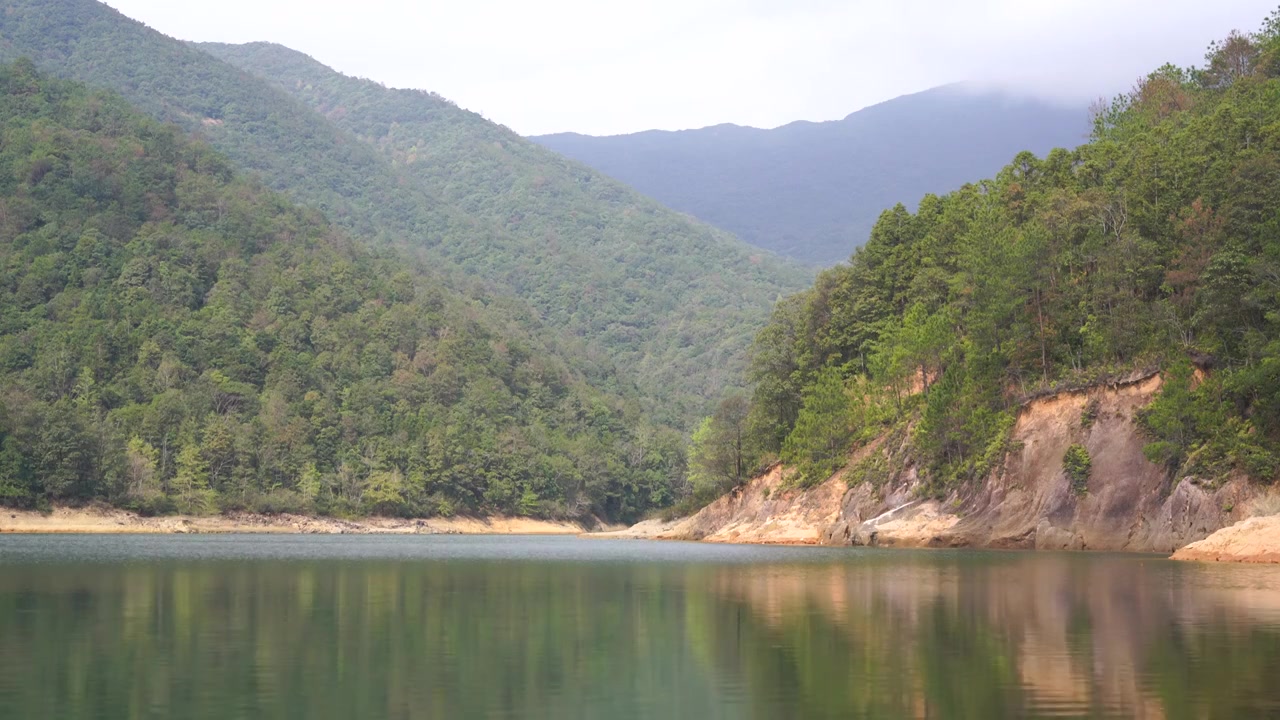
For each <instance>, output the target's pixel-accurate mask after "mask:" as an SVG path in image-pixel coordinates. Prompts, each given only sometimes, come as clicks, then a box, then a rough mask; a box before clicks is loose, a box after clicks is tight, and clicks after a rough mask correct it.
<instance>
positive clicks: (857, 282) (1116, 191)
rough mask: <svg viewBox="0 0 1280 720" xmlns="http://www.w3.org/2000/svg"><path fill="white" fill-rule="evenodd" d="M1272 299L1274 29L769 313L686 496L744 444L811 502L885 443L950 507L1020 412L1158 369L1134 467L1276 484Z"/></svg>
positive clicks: (1181, 72)
mask: <svg viewBox="0 0 1280 720" xmlns="http://www.w3.org/2000/svg"><path fill="white" fill-rule="evenodd" d="M1278 278H1280V13H1277V14H1276V15H1273V16H1272V17H1271V19H1270V20H1269V21H1268V22H1267V23H1266V24H1265V26H1264V28H1263V29H1262V30H1261V31H1259V32H1258V33H1256V34H1253V35H1248V36H1246V35H1233V36H1231V37H1229V38H1228V39H1226V40H1224V41H1222V42H1220V43H1216V44H1215V45H1213V46H1212V47H1211V49H1210V52H1209V55H1208V57H1207V59H1206V64H1205V66H1204V67H1202V68H1193V69H1181V68H1176V67H1172V66H1166V67H1162V68H1160V69H1159V70H1157V71H1156V72H1154V73H1152V74H1151V75H1150V76H1148V77H1147V78H1145V79H1143V80H1142V81H1141V82H1140V83H1139V84H1138V85H1137V87H1136V88H1135V89H1134V90H1133V91H1132V92H1131V93H1129V94H1126V95H1124V96H1121V97H1119V98H1117V99H1116V100H1115V101H1114V103H1112V104H1111V105H1110V107H1109V108H1107V109H1106V110H1105V111H1104V112H1102V113H1101V114H1100V115H1099V116H1098V117H1097V118H1096V122H1095V128H1094V133H1093V138H1092V140H1091V142H1089V143H1088V144H1086V145H1084V146H1082V147H1080V148H1079V149H1077V150H1075V151H1066V150H1055V151H1053V152H1052V153H1050V154H1049V155H1048V156H1047V157H1045V158H1037V157H1035V156H1033V155H1031V154H1030V153H1024V154H1022V155H1019V156H1018V157H1017V158H1015V159H1014V161H1013V163H1012V164H1011V165H1009V166H1008V167H1006V168H1005V169H1004V170H1003V171H1001V172H1000V174H999V175H997V176H996V177H995V178H993V179H990V180H985V181H982V182H979V183H976V184H972V185H968V186H965V187H964V188H962V189H961V190H958V191H956V192H954V193H951V194H949V195H946V196H943V197H935V196H926V197H925V198H924V199H923V200H922V201H921V202H920V207H919V211H918V212H916V213H914V214H913V213H911V212H908V211H907V210H906V209H905V208H903V207H901V206H900V207H897V208H895V209H893V210H891V211H889V212H886V213H885V214H884V215H883V216H882V217H881V218H880V221H879V222H878V223H877V224H876V227H875V230H874V231H873V232H872V234H871V239H870V242H868V243H867V245H866V246H865V247H864V248H862V249H860V250H859V251H858V252H856V253H855V254H854V255H853V257H852V259H851V260H850V262H849V264H847V265H842V266H839V267H836V268H833V269H831V270H829V271H827V272H824V273H823V274H822V275H821V276H820V277H819V278H818V281H817V283H816V284H815V286H814V287H813V288H811V289H810V290H808V291H806V292H804V293H802V294H800V295H798V296H795V297H793V298H790V299H788V300H787V301H786V302H784V303H782V304H780V305H779V306H778V308H777V309H776V310H775V312H774V317H773V320H772V322H771V323H770V326H769V327H768V328H767V329H766V330H765V331H764V332H763V333H761V335H760V336H759V337H758V338H757V340H756V347H757V352H756V362H755V366H754V368H753V379H754V382H755V385H756V387H755V394H754V398H753V401H752V403H751V406H750V408H749V410H747V409H735V406H733V405H732V404H730V406H728V407H726V408H725V409H723V410H722V411H721V412H720V413H717V415H716V417H715V418H714V419H712V420H711V421H709V422H708V423H707V425H706V426H705V427H704V429H703V431H702V432H700V433H699V437H698V443H697V447H695V449H694V457H693V462H694V465H695V467H696V471H695V472H694V477H695V478H696V479H697V480H698V482H699V484H700V486H701V487H702V488H703V489H704V490H703V491H704V493H705V492H708V491H709V490H708V489H711V490H714V489H715V487H717V486H723V485H724V484H732V483H733V482H737V481H740V479H741V477H740V474H739V475H738V476H735V474H734V473H733V472H729V471H727V470H726V468H732V467H735V466H737V465H742V464H743V463H741V462H738V463H737V465H735V464H733V463H730V462H729V461H730V460H735V459H738V460H740V459H739V458H734V457H733V454H732V453H728V452H726V448H730V449H732V447H733V445H732V443H731V440H732V438H734V437H735V432H736V431H737V430H738V429H740V428H741V427H743V426H744V425H749V427H750V429H751V431H752V435H751V437H752V442H751V443H749V447H747V448H746V450H745V453H746V455H747V456H748V458H747V459H748V462H746V463H745V464H746V465H747V466H748V467H749V466H750V465H751V464H752V463H751V462H750V461H752V460H757V459H759V458H768V457H771V456H777V455H779V454H780V455H781V456H782V457H783V459H785V460H787V461H788V462H790V463H791V464H792V465H794V466H795V467H796V468H797V469H798V473H797V475H796V478H795V479H796V481H797V482H802V483H806V482H814V481H817V480H819V479H821V478H824V477H826V475H827V474H828V473H829V472H831V471H833V470H835V469H836V468H838V467H839V466H840V465H841V464H842V463H843V462H844V459H845V457H846V456H847V455H846V454H847V452H848V450H849V448H850V447H851V446H852V445H853V444H854V443H856V442H858V441H859V440H860V439H866V438H869V437H872V436H875V435H877V434H880V433H882V432H885V431H887V430H890V429H893V428H898V429H899V431H900V432H902V433H904V434H905V433H909V436H910V441H911V442H910V448H911V451H910V458H909V460H910V461H911V462H912V463H914V466H915V467H917V468H918V469H919V470H920V472H921V475H922V477H923V478H924V479H925V480H926V481H927V483H928V484H929V486H930V487H931V488H932V489H933V490H935V491H939V492H941V491H944V490H947V489H949V488H952V487H955V485H956V484H957V483H962V482H964V481H967V480H969V479H973V478H978V477H981V476H982V475H983V474H984V473H985V471H986V470H987V469H988V468H989V467H991V465H992V463H993V462H995V461H996V460H998V459H1000V458H1001V457H1002V456H1003V453H1004V451H1005V449H1006V446H1005V444H1006V440H1007V437H1008V432H1009V430H1010V428H1011V426H1012V423H1013V419H1014V416H1015V413H1016V410H1017V408H1018V407H1019V405H1020V404H1021V403H1022V402H1024V401H1025V400H1026V399H1027V398H1029V397H1033V396H1035V395H1036V394H1037V393H1041V392H1045V391H1049V390H1053V389H1055V388H1062V387H1072V386H1079V385H1083V384H1086V383H1090V382H1097V381H1100V380H1104V379H1107V378H1112V377H1121V376H1124V375H1127V374H1128V373H1130V372H1131V371H1133V370H1135V369H1142V368H1163V369H1164V370H1165V371H1166V385H1165V388H1164V390H1163V392H1162V393H1161V395H1160V397H1159V399H1158V400H1157V401H1156V402H1155V403H1154V404H1153V405H1152V406H1151V407H1150V408H1148V409H1147V410H1146V411H1145V412H1144V413H1143V415H1142V416H1141V417H1140V418H1139V419H1140V422H1141V423H1142V424H1143V426H1144V427H1145V428H1146V429H1147V431H1148V433H1149V435H1150V444H1149V445H1148V447H1147V455H1148V456H1149V457H1150V458H1151V459H1152V460H1153V461H1155V462H1160V463H1164V464H1166V465H1167V466H1168V468H1169V470H1170V473H1171V474H1172V475H1175V476H1192V477H1196V478H1199V479H1200V480H1201V481H1203V482H1209V483H1212V482H1216V481H1218V480H1219V479H1220V478H1222V477H1224V476H1225V475H1227V474H1229V473H1232V472H1239V473H1244V474H1247V475H1249V476H1250V477H1253V478H1255V479H1257V480H1261V481H1267V482H1270V481H1272V480H1274V479H1275V478H1276V477H1277V474H1280V394H1278V393H1280V282H1277V279H1278ZM1197 367H1198V368H1199V370H1200V371H1202V372H1203V373H1205V374H1204V376H1203V381H1199V380H1197V379H1196V377H1194V375H1195V368H1197ZM1081 422H1089V418H1087V417H1085V418H1082V419H1081ZM904 437H905V435H904ZM1087 460H1088V458H1087V456H1086V457H1084V458H1078V457H1077V458H1073V461H1074V464H1075V465H1076V466H1077V467H1086V468H1087V466H1088V463H1087ZM904 462H905V460H904ZM856 472H860V473H864V474H868V473H869V474H868V475H867V477H868V478H871V479H874V478H875V477H879V476H882V475H883V474H884V473H885V472H887V469H886V468H884V467H879V466H876V465H875V463H874V462H873V463H871V464H869V465H866V466H864V467H859V468H857V469H856Z"/></svg>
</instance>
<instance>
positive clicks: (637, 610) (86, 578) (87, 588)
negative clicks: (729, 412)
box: [0, 539, 1280, 718]
mask: <svg viewBox="0 0 1280 720" xmlns="http://www.w3.org/2000/svg"><path fill="white" fill-rule="evenodd" d="M262 542H269V540H267V539H264V540H263V541H262ZM494 542H508V543H510V542H520V541H519V540H518V539H495V540H494ZM539 542H544V543H545V542H550V541H546V540H543V541H539ZM554 542H558V543H576V544H575V545H572V546H566V547H570V548H571V549H570V550H568V551H564V552H561V553H560V554H553V557H551V558H549V559H541V560H539V559H530V558H522V559H519V560H513V559H495V558H494V557H492V556H490V555H486V554H485V553H479V554H477V556H476V557H468V555H467V554H466V553H462V554H461V555H456V556H452V557H449V558H447V559H443V560H440V559H430V558H410V557H397V558H396V559H393V560H388V559H376V558H371V557H364V558H361V559H352V558H345V559H337V558H311V559H305V558H292V559H287V560H284V559H273V558H266V557H259V558H255V557H244V558H237V559H235V560H226V559H223V560H219V559H208V558H206V559H200V560H182V559H179V558H173V557H170V558H167V559H149V560H137V561H126V560H119V559H115V560H110V561H99V562H89V563H86V562H76V561H75V560H74V558H70V559H65V560H64V561H61V562H49V561H48V559H47V558H46V559H45V560H44V561H41V562H35V561H30V560H23V559H14V558H13V557H11V556H10V557H8V558H6V556H5V554H4V552H3V546H0V717H31V718H44V717H49V718H53V717H58V718H89V717H93V718H115V717H119V718H139V717H190V718H228V717H255V718H256V717H270V718H373V717H390V718H423V717H433V718H470V717H476V718H507V717H530V718H573V717H584V718H586V717H591V718H599V717H607V718H633V717H634V718H640V717H662V718H676V717H697V718H827V717H831V718H835V717H840V718H850V717H853V718H864V717H865V718H894V717H907V718H999V717H1112V716H1114V717H1145V718H1203V717H1213V718H1218V717H1242V718H1244V717H1249V718H1252V717H1265V716H1266V715H1268V714H1280V684H1278V683H1277V682H1276V679H1277V678H1280V571H1278V570H1276V569H1272V568H1249V567H1229V568H1227V567H1214V566H1197V565H1178V564H1174V563H1169V562H1166V561H1161V560H1155V559H1144V558H1135V557H1118V556H1111V557H1107V556H1085V555H1029V554H996V553H992V554H981V553H959V552H957V553H951V552H932V553H909V552H892V551H886V552H841V553H830V552H827V553H822V554H818V555H812V556H807V557H803V558H801V556H798V555H796V554H794V551H793V552H791V553H788V554H776V553H774V552H772V551H770V550H769V549H760V550H758V551H757V550H755V549H751V550H747V551H739V550H735V551H733V552H751V553H755V554H754V555H752V556H751V558H750V560H749V561H744V560H743V558H742V557H741V556H734V557H733V558H732V561H731V562H729V561H721V558H718V556H717V555H716V554H715V553H717V552H718V551H717V550H714V549H711V550H707V549H703V548H702V547H701V546H689V547H690V549H689V550H688V553H689V555H690V557H689V561H688V562H682V561H680V560H679V559H678V557H675V558H673V557H668V556H664V559H663V560H662V561H660V562H637V561H635V559H634V555H636V554H643V553H645V552H646V548H648V547H652V546H651V545H647V544H640V543H636V544H628V549H627V553H629V554H630V555H631V556H632V557H631V558H630V559H628V560H626V561H623V560H621V559H620V558H619V557H618V555H617V553H618V552H619V551H618V550H617V549H616V545H617V544H616V543H607V544H608V545H611V546H614V547H611V548H610V549H608V550H600V549H598V548H599V547H600V546H601V545H602V544H606V543H600V542H589V541H577V540H568V539H565V540H558V541H554ZM671 547H680V546H667V547H665V548H664V549H663V551H662V552H663V553H667V554H670V553H671V552H672V550H671ZM819 552H821V551H819ZM72 555H74V553H72Z"/></svg>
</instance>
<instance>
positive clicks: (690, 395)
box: [0, 0, 810, 425]
mask: <svg viewBox="0 0 1280 720" xmlns="http://www.w3.org/2000/svg"><path fill="white" fill-rule="evenodd" d="M259 49H261V48H259ZM268 49H269V50H270V48H268ZM224 50H226V49H224ZM227 54H229V53H227ZM268 54H270V53H268ZM291 55H292V54H291V53H284V56H285V59H286V60H289V59H292V60H298V58H296V57H294V58H290V56H291ZM18 56H29V57H31V58H33V59H34V60H35V61H36V63H37V65H39V66H40V67H42V68H45V69H48V70H49V71H51V72H53V73H55V74H58V75H63V76H68V77H72V78H74V79H77V80H81V81H84V82H87V83H89V84H91V85H93V86H97V87H105V88H110V89H114V90H116V91H118V92H120V93H122V94H123V95H124V96H125V97H126V98H127V99H129V100H130V101H131V102H134V103H136V104H137V105H139V106H140V107H142V108H143V109H145V110H147V111H148V112H150V113H152V114H153V115H155V116H157V117H159V118H162V119H166V120H171V121H174V122H177V123H179V124H180V125H182V126H183V127H185V128H188V129H190V130H193V131H197V132H199V133H200V134H201V135H202V136H204V137H205V138H207V139H208V141H209V142H210V143H211V144H212V145H213V146H214V147H216V148H217V149H218V150H220V151H222V152H224V153H226V154H227V155H228V156H229V157H230V158H231V159H232V160H233V161H234V162H236V163H238V164H239V165H240V166H242V167H245V168H247V169H250V170H252V171H255V172H257V173H259V174H261V176H262V177H263V178H264V180H265V181H266V182H267V183H268V184H269V185H270V186H271V187H273V188H274V189H277V190H280V191H283V192H285V193H286V194H288V195H289V196H290V197H292V198H294V199H295V200H297V201H299V202H302V203H304V204H306V205H309V206H312V207H316V208H319V209H322V210H324V211H325V212H326V213H327V214H328V215H329V216H330V217H331V218H333V219H334V221H335V222H338V223H339V224H341V225H342V226H344V227H345V228H347V229H348V230H350V231H352V232H353V233H356V234H358V235H360V236H362V237H371V238H377V239H380V240H383V241H386V242H390V243H396V244H401V245H404V246H407V247H412V248H415V249H417V250H419V251H421V252H422V253H424V254H423V255H422V257H424V258H426V259H428V260H429V261H430V262H432V263H433V264H435V265H437V266H438V267H439V268H441V270H442V276H443V277H444V278H445V281H446V282H448V283H458V282H460V280H459V278H461V277H471V278H478V279H480V280H482V281H484V282H485V283H487V284H489V285H490V286H491V287H492V288H496V289H498V290H500V291H502V292H507V293H510V294H511V295H513V296H515V297H518V298H520V299H521V300H522V301H524V302H527V303H528V304H529V305H530V306H532V308H533V309H534V311H535V313H536V314H537V315H538V316H540V317H541V318H543V319H544V320H545V322H546V324H547V325H548V326H549V327H551V328H554V329H556V330H559V331H566V332H567V333H568V334H570V336H571V337H572V338H574V339H575V340H576V342H579V343H580V344H581V345H582V346H583V348H584V350H585V352H586V354H587V355H588V357H589V358H590V359H591V362H590V363H589V365H592V366H602V365H608V364H610V363H612V364H616V366H617V367H618V369H619V375H620V377H622V378H623V379H624V380H626V381H634V382H635V383H636V384H637V385H638V386H639V388H640V390H641V394H642V396H643V397H644V400H645V402H646V403H647V407H648V409H649V410H650V412H652V413H657V414H661V415H662V416H663V417H664V418H666V419H667V420H669V421H671V422H673V423H676V424H684V425H687V424H688V423H689V421H690V418H692V417H695V416H696V415H697V414H700V413H701V412H703V411H704V410H705V408H706V405H707V404H708V402H709V401H710V400H711V399H713V398H714V397H716V396H717V395H718V394H719V393H720V391H721V389H722V388H723V387H724V385H725V384H726V383H727V382H732V381H734V380H735V379H736V378H737V376H738V374H737V371H738V370H739V369H740V368H741V367H743V366H744V358H745V350H746V347H747V346H748V345H749V343H750V338H751V335H752V334H753V333H754V332H755V330H756V329H758V328H759V327H760V326H761V325H762V324H763V322H764V319H765V318H766V317H767V314H768V311H769V307H770V306H771V305H772V303H773V302H774V300H775V299H776V298H777V297H778V296H779V295H780V294H783V293H785V292H788V291H790V290H794V289H798V288H799V287H801V286H802V285H803V284H804V283H805V282H807V281H808V277H810V276H809V275H808V274H807V273H806V272H805V271H804V270H802V269H800V268H798V267H793V266H788V265H787V264H786V263H784V262H781V261H779V260H778V259H777V258H774V257H772V256H769V255H767V254H764V253H760V252H757V251H754V250H752V249H750V248H749V247H747V246H745V245H743V244H741V243H740V242H738V241H737V240H735V239H733V238H731V237H730V236H728V235H726V234H724V233H721V232H719V231H715V230H712V229H710V228H708V227H707V226H704V225H700V224H698V223H696V222H692V221H690V220H688V219H687V218H685V217H683V216H681V215H679V214H677V213H674V212H671V211H669V210H666V209H664V208H663V207H661V206H660V205H658V204H657V203H656V202H653V201H651V200H649V199H647V198H644V197H642V196H640V195H639V194H637V193H635V192H634V191H631V190H629V189H627V188H626V187H624V186H622V185H620V184H618V183H616V182H613V181H610V180H607V179H605V178H603V177H602V176H600V175H599V174H597V173H595V172H593V171H591V170H588V169H586V168H583V167H580V166H577V165H575V164H573V163H568V162H566V161H563V160H561V159H560V158H557V157H556V156H554V155H553V154H551V153H549V152H545V151H542V150H540V149H538V148H536V147H534V146H533V145H532V144H531V143H529V142H528V141H526V140H523V139H521V138H519V137H517V136H515V135H514V134H512V133H509V132H507V131H506V130H504V129H502V128H499V127H497V126H495V125H492V124H490V123H487V122H485V121H484V120H482V119H481V118H479V117H478V116H476V115H473V114H471V113H465V112H463V111H460V110H458V109H457V108H455V107H453V106H452V105H450V104H448V103H447V102H444V101H442V100H440V99H438V98H435V97H432V96H430V95H429V94H426V93H419V92H408V91H398V92H393V91H387V90H385V89H383V88H381V87H380V86H378V85H376V84H373V83H362V82H358V81H350V80H349V79H347V78H342V77H341V76H338V75H336V74H333V73H331V72H328V71H325V70H324V69H323V68H322V67H320V66H315V67H314V68H311V70H312V71H315V70H317V69H318V70H319V71H323V72H321V74H320V76H319V79H318V82H319V83H320V84H321V85H323V86H324V87H325V88H327V89H326V90H325V92H326V93H334V94H335V95H334V96H333V97H330V95H327V94H321V93H318V92H315V91H314V88H313V90H312V91H308V90H306V89H305V87H302V88H299V87H298V85H297V82H296V81H294V80H290V79H289V78H287V77H277V78H274V80H275V81H276V82H277V83H279V86H276V85H272V84H270V83H268V82H267V81H264V80H261V79H259V78H256V77H254V76H252V75H250V74H247V73H245V72H243V71H241V70H238V69H236V68H234V67H232V66H231V65H229V64H227V63H224V62H221V61H219V60H218V59H216V58H214V57H213V56H211V55H209V54H207V53H205V52H203V51H201V50H199V49H196V48H193V47H190V46H188V45H186V44H184V43H181V42H178V41H176V40H173V39H170V38H167V37H165V36H163V35H160V34H159V33H156V32H154V31H151V30H149V29H147V28H145V27H144V26H142V25H141V24H139V23H136V22H134V21H132V20H129V19H128V18H125V17H123V16H121V15H120V14H118V13H116V12H115V11H113V10H111V9H110V8H107V7H106V6H104V5H101V4H100V3H97V2H93V1H92V0H15V2H13V3H10V4H9V6H8V7H7V8H6V11H5V12H4V13H2V14H0V57H3V58H10V59H11V58H14V57H18ZM302 65H307V63H302ZM281 87H287V88H288V89H289V90H290V91H292V92H299V93H301V97H302V99H305V100H307V101H308V102H316V103H319V102H327V101H329V100H330V99H334V98H336V99H339V100H341V101H342V103H343V106H342V107H343V109H345V112H342V111H337V112H333V111H336V110H338V108H336V107H331V108H326V109H327V110H329V111H331V112H329V113H328V115H329V116H328V117H326V116H325V115H322V114H321V113H318V112H316V111H315V110H313V109H312V108H311V107H308V106H307V105H306V104H304V103H303V102H302V99H298V98H294V97H290V95H289V94H287V93H286V92H284V91H283V90H282V89H281ZM348 93H349V96H348ZM406 113H407V114H408V115H406ZM424 117H425V119H424ZM358 135H359V137H358ZM464 284H465V283H464ZM508 314H510V315H515V314H516V312H515V311H514V310H512V311H511V312H509V313H508ZM601 380H602V381H605V382H607V381H608V379H607V378H602V379H601Z"/></svg>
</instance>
